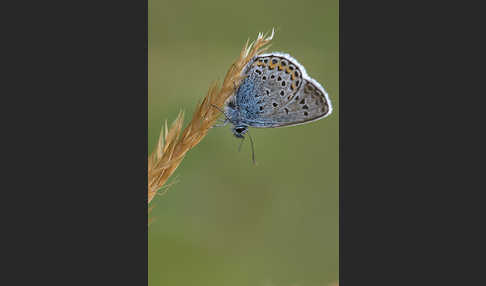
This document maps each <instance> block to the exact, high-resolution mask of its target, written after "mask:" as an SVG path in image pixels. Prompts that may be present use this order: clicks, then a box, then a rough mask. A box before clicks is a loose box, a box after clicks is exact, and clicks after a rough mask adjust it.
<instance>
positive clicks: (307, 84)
mask: <svg viewBox="0 0 486 286" xmlns="http://www.w3.org/2000/svg"><path fill="white" fill-rule="evenodd" d="M244 73H245V75H246V76H247V77H246V78H245V80H244V81H243V83H242V85H241V86H240V88H239V90H238V92H237V96H236V103H237V105H238V106H239V107H240V108H241V110H242V119H243V121H244V122H245V123H247V124H248V125H249V126H252V127H282V126H291V125H297V124H303V123H307V122H310V121H314V120H318V119H321V118H324V117H326V116H327V115H329V114H330V113H331V112H332V106H331V102H330V100H329V97H328V95H327V93H326V92H325V90H324V88H322V86H321V85H320V84H319V83H317V82H316V81H315V80H313V79H312V78H310V77H309V76H308V75H307V73H306V71H305V69H304V67H303V66H301V65H300V64H299V63H298V62H297V61H296V60H295V59H293V58H292V57H290V56H289V55H286V54H279V53H272V54H263V55H260V56H257V57H255V58H254V59H253V60H252V61H251V62H250V63H249V64H248V66H247V67H246V69H245V71H244Z"/></svg>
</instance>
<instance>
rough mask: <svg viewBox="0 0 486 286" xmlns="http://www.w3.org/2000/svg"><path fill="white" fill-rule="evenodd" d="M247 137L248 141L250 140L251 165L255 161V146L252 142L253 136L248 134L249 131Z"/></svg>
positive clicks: (254, 163)
mask: <svg viewBox="0 0 486 286" xmlns="http://www.w3.org/2000/svg"><path fill="white" fill-rule="evenodd" d="M247 134H248V137H250V142H251V160H252V161H253V165H256V161H255V146H254V144H253V138H252V137H251V135H250V132H248V133H247Z"/></svg>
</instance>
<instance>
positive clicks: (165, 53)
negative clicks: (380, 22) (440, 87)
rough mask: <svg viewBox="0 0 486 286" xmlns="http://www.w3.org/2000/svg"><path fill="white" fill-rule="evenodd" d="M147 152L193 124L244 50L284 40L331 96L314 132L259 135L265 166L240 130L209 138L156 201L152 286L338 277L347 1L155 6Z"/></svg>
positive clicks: (288, 283)
mask: <svg viewBox="0 0 486 286" xmlns="http://www.w3.org/2000/svg"><path fill="white" fill-rule="evenodd" d="M148 15H149V26H148V27H149V98H148V102H149V106H148V127H149V138H148V148H149V152H151V151H152V150H153V148H154V146H155V144H156V142H157V137H158V135H159V132H160V129H161V127H162V125H163V123H164V121H165V120H166V119H167V120H168V121H169V123H170V122H172V121H173V120H174V119H175V118H176V116H177V113H178V112H179V110H181V109H183V110H184V111H186V120H185V125H186V124H187V122H188V121H189V119H190V117H191V116H192V112H193V111H194V109H195V107H196V105H197V103H198V102H200V100H201V99H202V98H203V97H204V96H205V95H206V93H207V90H208V87H209V85H210V83H211V81H213V80H216V79H218V80H219V81H220V82H221V81H222V79H223V78H224V76H225V73H226V71H227V70H228V68H229V66H230V65H231V63H232V62H233V61H234V60H235V59H236V57H237V56H238V54H239V52H240V50H241V48H242V47H243V45H244V43H245V41H246V40H247V39H248V38H249V39H250V40H254V39H255V38H256V36H257V34H258V32H269V31H271V29H272V27H275V28H276V34H275V37H274V40H273V41H272V44H271V47H270V49H269V51H281V52H286V53H289V54H291V55H292V56H293V57H294V58H296V59H297V60H298V61H299V62H300V63H301V64H303V65H304V66H305V68H306V70H307V72H308V74H309V75H310V76H312V77H313V78H315V79H316V80H317V81H319V82H320V83H321V84H322V85H323V86H324V88H325V89H326V90H327V92H328V93H329V96H330V98H331V101H332V103H333V106H334V112H333V114H332V115H330V116H329V117H327V118H325V119H323V120H320V121H316V122H312V123H309V124H306V125H300V126H295V127H286V128H274V129H256V128H252V129H251V133H252V136H253V138H254V139H255V153H256V159H257V162H258V166H254V165H252V163H251V149H250V145H249V140H246V142H245V144H244V145H243V148H242V151H241V152H239V153H238V151H237V149H238V143H239V140H237V139H236V138H234V137H233V135H232V134H231V131H230V124H228V125H227V126H226V127H223V128H215V129H212V130H210V132H209V133H208V135H207V136H206V137H205V138H204V139H203V141H202V142H201V143H200V144H199V145H197V146H196V147H195V148H194V149H192V150H191V151H190V152H189V153H188V155H187V156H186V158H185V159H184V160H183V161H182V164H181V165H180V166H179V168H178V169H177V170H176V172H175V173H174V175H173V176H172V177H171V179H170V180H169V184H170V183H174V184H173V185H172V186H171V187H170V188H169V190H168V192H167V193H166V194H165V195H163V196H157V197H156V198H155V199H154V201H153V202H152V203H151V206H153V207H154V209H153V211H152V213H151V217H152V218H153V219H155V221H154V222H153V223H152V224H151V225H150V227H149V231H148V233H149V237H148V241H149V249H148V258H149V261H148V263H149V269H148V278H149V285H151V286H155V285H198V286H201V285H211V286H217V285H224V286H230V285H231V286H239V285H241V286H243V285H244V286H250V285H252V286H256V285H258V286H260V285H261V286H273V285H275V286H293V285H300V286H314V285H329V284H330V283H333V282H335V281H337V280H338V279H339V276H338V272H339V267H338V266H339V235H338V230H339V215H338V211H339V199H338V197H339V185H338V183H339V181H338V176H339V138H338V135H339V121H338V117H339V77H338V74H339V24H338V23H339V2H338V1H337V0H332V1H287V0H282V1H254V0H251V1H248V0H247V1H240V2H234V1H224V0H220V1H200V2H196V1H194V2H188V1H162V0H149V14H148Z"/></svg>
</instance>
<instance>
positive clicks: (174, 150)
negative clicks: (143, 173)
mask: <svg viewBox="0 0 486 286" xmlns="http://www.w3.org/2000/svg"><path fill="white" fill-rule="evenodd" d="M273 35H274V30H272V33H271V35H270V36H269V37H265V36H264V35H263V34H262V33H259V34H258V37H257V39H256V41H255V42H254V43H251V44H248V41H247V42H246V44H245V46H244V47H243V49H242V50H241V52H240V55H239V57H238V59H237V60H236V61H235V62H234V63H233V64H232V65H231V66H230V68H229V70H228V72H227V73H226V76H225V78H224V81H223V85H222V86H221V87H218V83H217V82H213V83H212V84H211V85H210V87H209V91H208V94H207V95H206V97H205V98H204V99H203V101H202V102H201V104H199V106H198V107H197V108H196V111H195V112H194V114H193V116H192V120H191V122H190V123H189V124H188V125H187V127H186V128H185V129H184V131H181V130H182V123H183V121H184V114H183V112H180V113H179V115H178V116H177V118H176V120H175V121H174V122H173V123H172V125H171V127H170V128H167V122H166V123H165V128H163V129H162V132H161V133H160V137H159V141H158V144H157V146H156V148H155V150H154V151H153V152H152V154H150V156H149V158H148V203H150V202H151V201H152V199H153V198H154V196H155V195H156V194H157V191H158V190H159V189H160V188H161V187H162V186H164V184H165V183H166V181H167V179H168V178H169V177H170V176H171V175H172V173H173V172H174V171H175V169H177V167H178V166H179V164H180V163H181V161H182V159H184V156H185V155H186V153H187V152H188V151H189V150H190V149H192V148H194V146H196V145H197V144H198V143H199V142H201V140H202V139H203V138H204V136H206V134H207V132H208V131H209V129H210V128H211V127H212V126H213V125H214V123H216V120H217V119H218V117H219V116H220V115H221V112H220V111H219V110H217V109H216V108H214V107H213V106H212V105H215V106H217V107H218V108H220V109H222V108H223V105H224V103H225V101H226V100H227V99H228V98H229V97H230V96H231V95H232V94H233V92H234V91H235V88H236V87H237V86H239V85H240V83H241V80H242V79H243V77H242V76H241V74H242V71H243V69H244V68H245V66H246V65H247V64H248V62H249V61H250V60H251V59H252V58H253V57H254V56H256V55H258V54H260V53H262V52H263V51H265V50H266V48H268V46H267V47H264V46H265V45H267V44H268V43H269V42H270V41H271V40H272V38H273Z"/></svg>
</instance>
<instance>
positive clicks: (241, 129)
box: [233, 125, 248, 138]
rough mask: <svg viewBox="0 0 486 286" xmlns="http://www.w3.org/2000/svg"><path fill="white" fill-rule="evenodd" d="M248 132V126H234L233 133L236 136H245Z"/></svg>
mask: <svg viewBox="0 0 486 286" xmlns="http://www.w3.org/2000/svg"><path fill="white" fill-rule="evenodd" d="M246 132H248V126H245V125H239V126H235V127H233V135H235V137H236V138H243V135H245V133H246Z"/></svg>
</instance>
